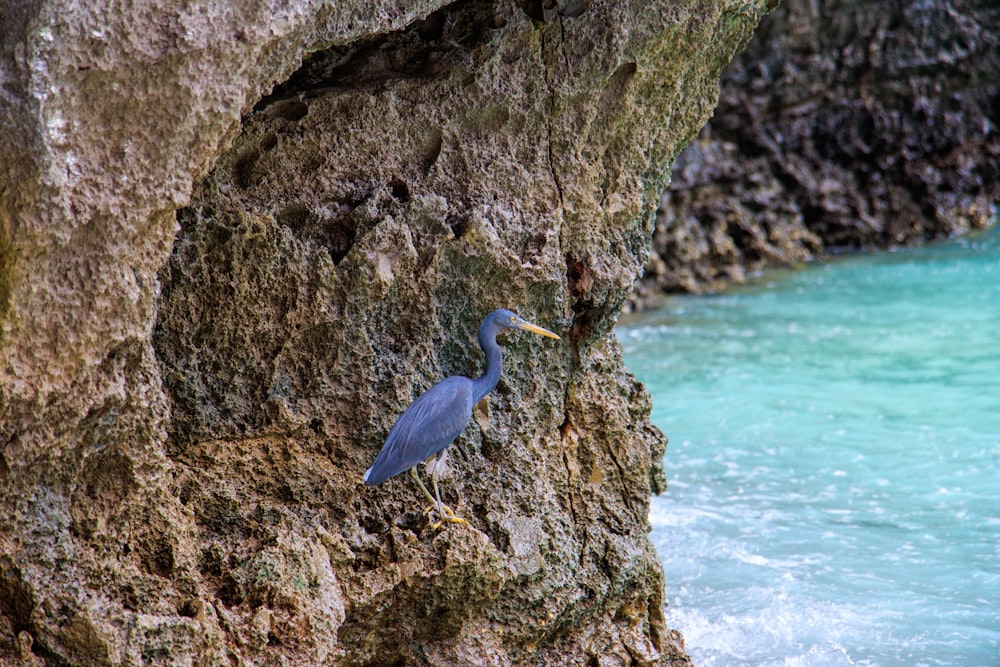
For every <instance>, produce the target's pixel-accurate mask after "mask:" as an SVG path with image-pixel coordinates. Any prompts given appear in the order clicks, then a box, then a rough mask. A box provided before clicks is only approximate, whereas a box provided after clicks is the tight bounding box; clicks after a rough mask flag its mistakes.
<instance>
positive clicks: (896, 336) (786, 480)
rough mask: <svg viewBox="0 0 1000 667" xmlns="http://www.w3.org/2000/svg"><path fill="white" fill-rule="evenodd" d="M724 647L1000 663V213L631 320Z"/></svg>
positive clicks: (682, 605)
mask: <svg viewBox="0 0 1000 667" xmlns="http://www.w3.org/2000/svg"><path fill="white" fill-rule="evenodd" d="M618 336H619V338H620V339H621V341H622V344H623V346H624V348H625V358H626V363H627V364H628V365H629V367H630V368H631V369H632V370H633V371H634V372H635V373H636V375H638V377H639V379H640V380H642V381H643V382H644V383H645V384H646V386H647V387H648V388H649V390H650V392H651V393H652V395H653V404H654V408H653V421H654V422H655V423H656V424H657V425H659V426H660V428H662V429H663V430H664V431H665V432H666V433H667V434H668V435H669V437H670V446H669V448H668V451H667V458H666V468H667V476H668V479H669V482H670V488H669V490H668V491H667V492H666V493H665V494H664V495H663V496H661V497H659V498H655V499H654V501H653V505H652V509H651V512H650V520H651V522H652V524H653V533H652V536H653V539H654V542H655V544H656V546H657V549H658V551H659V553H660V557H661V559H662V561H663V565H664V570H665V573H666V579H667V600H668V603H669V607H668V609H667V615H668V622H669V624H670V625H671V626H672V627H676V628H678V629H680V630H681V631H682V632H683V633H684V635H685V637H686V639H687V646H688V651H689V652H690V654H691V655H692V657H693V658H694V659H695V663H696V664H697V665H699V666H700V667H709V666H711V665H883V666H889V665H905V666H907V667H913V666H916V665H962V666H965V665H973V666H975V665H984V666H986V665H1000V230H997V229H993V230H991V231H988V232H985V233H981V234H977V235H974V236H969V237H967V238H963V239H958V240H954V241H949V242H947V243H943V244H938V245H933V246H929V247H925V248H921V249H916V250H907V251H900V252H895V253H886V254H881V255H873V256H866V257H856V258H849V259H840V260H837V261H834V262H831V263H829V264H826V265H817V266H813V267H810V268H808V269H806V270H803V271H798V272H791V271H788V272H782V273H773V274H768V275H767V276H766V277H765V278H764V279H763V280H762V282H761V283H760V284H758V285H755V286H750V287H746V288H740V289H737V290H734V291H732V292H730V293H727V294H725V295H721V296H704V297H678V298H673V299H671V300H670V301H668V302H667V303H666V305H665V306H664V307H663V308H662V309H659V310H657V311H655V312H651V313H648V314H644V315H641V316H635V317H631V318H629V319H627V320H623V323H622V326H620V327H619V328H618Z"/></svg>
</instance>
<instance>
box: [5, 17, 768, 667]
mask: <svg viewBox="0 0 1000 667" xmlns="http://www.w3.org/2000/svg"><path fill="white" fill-rule="evenodd" d="M764 4H765V3H764V2H758V3H752V2H751V3H748V2H746V1H745V0H739V1H735V0H734V1H732V2H712V3H705V2H695V1H693V0H692V1H687V2H673V3H668V4H650V5H647V4H638V3H637V4H636V6H625V5H624V4H622V3H610V2H609V3H603V2H566V3H562V4H559V5H556V4H552V3H533V2H518V3H514V2H501V3H489V2H479V1H474V0H467V1H465V2H459V3H455V4H451V5H447V6H444V5H443V4H442V3H439V2H422V3H402V2H391V1H385V2H378V3H368V2H365V3H334V4H331V3H325V2H323V3H321V2H312V3H310V2H306V3H297V4H294V6H288V5H286V4H282V3H273V4H272V3H268V2H264V1H259V2H212V3H190V2H184V3H180V2H166V3H161V4H160V5H157V6H152V5H146V4H143V3H127V4H125V5H121V4H114V5H109V4H108V3H103V2H97V3H92V2H74V1H72V0H65V1H63V2H54V1H53V2H43V1H36V2H32V3H7V4H6V6H5V7H4V10H3V11H4V14H3V16H4V22H5V25H4V30H3V31H0V63H2V67H3V70H2V71H3V92H2V95H0V114H2V120H3V133H2V134H0V148H2V151H3V155H4V162H3V171H2V172H0V178H2V179H3V180H2V183H0V481H2V484H0V503H2V507H3V508H4V511H3V512H2V513H0V659H3V660H6V661H8V662H11V663H15V664H18V663H19V662H23V663H25V664H30V663H37V664H48V665H68V664H73V665H132V664H171V665H184V664H189V665H207V664H217V663H225V664H234V665H240V664H248V665H249V664H264V665H269V664H275V665H276V664H283V665H314V664H499V665H502V664H526V663H532V664H588V665H591V664H602V665H603V664H608V665H611V664H648V665H654V664H685V663H686V662H687V658H686V656H685V655H684V653H683V645H682V644H681V640H680V638H679V636H678V635H676V634H675V633H673V632H672V631H670V630H669V629H668V628H667V627H666V626H665V624H664V619H663V615H662V605H663V598H662V585H663V581H662V573H661V570H660V567H659V565H658V563H657V559H656V555H655V552H654V550H653V548H652V546H651V544H650V541H649V540H648V538H647V536H646V532H647V530H648V522H647V507H648V500H649V495H650V493H651V492H658V491H659V490H661V489H662V487H663V474H662V468H661V466H662V463H661V460H662V455H663V449H664V439H663V437H662V435H661V434H660V433H659V432H658V431H657V430H656V429H655V428H654V427H653V426H651V424H650V423H649V421H648V415H649V398H648V396H647V394H646V393H645V390H644V389H643V388H642V387H641V386H640V385H639V384H638V383H637V382H636V381H635V380H634V378H633V377H632V376H631V375H629V374H628V373H627V371H626V370H625V369H624V367H623V365H622V360H621V354H620V350H619V348H618V345H617V343H616V342H615V339H614V337H613V336H612V335H611V329H612V326H613V325H614V322H615V319H616V317H617V315H618V313H619V311H620V310H621V308H622V306H623V304H624V303H625V301H626V299H627V298H628V295H629V293H630V288H631V285H632V282H633V280H634V279H635V277H636V275H637V274H638V273H639V271H640V270H641V265H642V261H643V259H644V255H645V252H646V248H647V244H648V239H649V235H650V233H651V232H652V226H651V222H652V211H653V209H654V207H655V204H656V201H657V197H658V193H659V192H661V191H662V189H663V187H664V174H665V172H666V169H667V167H668V164H669V162H670V160H671V159H672V158H673V156H674V155H675V154H676V152H677V151H678V150H679V148H680V146H682V145H683V144H684V143H685V142H686V141H688V140H689V139H690V137H691V136H693V135H694V134H695V133H696V132H697V129H698V128H699V127H700V126H701V124H702V123H703V122H704V121H705V119H706V118H707V116H708V115H709V113H710V111H711V109H712V107H713V105H714V102H715V99H716V95H717V78H718V75H719V72H720V70H721V68H722V67H723V65H724V64H725V63H726V62H727V60H728V59H729V57H730V56H731V54H732V53H733V52H734V51H735V50H736V49H737V48H738V46H739V45H740V44H741V43H742V42H744V41H745V40H746V39H747V38H748V36H749V34H750V32H751V30H752V29H753V28H754V26H755V25H756V23H757V21H758V19H759V17H760V14H761V13H762V12H763V11H764V9H765V7H764ZM500 306H505V307H516V308H517V309H518V310H519V311H520V312H521V313H522V314H523V315H525V316H526V317H529V318H530V319H532V320H535V321H537V322H539V323H540V324H542V325H544V326H547V327H550V328H553V329H557V330H559V331H560V332H561V333H562V334H564V339H563V341H562V342H561V343H556V342H554V341H551V340H548V339H544V340H543V339H540V338H536V337H531V336H523V335H522V336H516V335H512V336H508V338H507V340H506V349H507V360H506V376H505V379H504V380H503V381H501V383H500V386H499V387H498V389H497V390H496V391H495V392H494V393H493V394H492V395H491V397H490V398H489V402H488V404H486V405H484V406H480V408H479V409H477V412H476V415H475V420H474V423H473V424H471V425H470V427H469V428H468V429H467V431H466V432H465V434H464V435H463V437H461V438H460V439H459V440H458V441H457V442H456V444H455V446H454V447H453V448H452V455H451V474H450V476H449V477H448V478H447V480H446V481H445V483H444V494H445V497H446V500H447V502H448V503H449V504H450V505H451V506H452V507H453V508H454V509H455V510H456V511H457V512H458V513H459V514H461V515H464V516H466V517H467V518H468V519H469V520H470V524H471V525H470V526H468V527H462V526H453V527H449V528H447V529H443V530H435V529H433V527H431V526H428V522H427V519H426V517H425V516H424V515H423V513H422V511H421V509H422V507H421V498H420V495H419V493H418V492H416V491H415V490H414V489H413V488H412V486H411V485H410V484H409V483H408V482H407V481H406V480H405V479H394V480H391V481H389V482H388V483H386V484H385V485H383V486H381V487H377V488H366V487H364V486H363V485H362V483H361V475H362V473H363V471H364V470H365V468H366V467H367V465H368V464H369V463H370V461H371V459H372V457H374V455H375V453H376V452H377V451H378V449H379V447H380V445H381V443H382V440H383V439H384V437H385V435H386V433H387V431H388V429H389V427H390V425H391V423H392V421H393V419H394V418H395V416H396V415H398V414H399V413H400V411H401V410H402V409H403V408H404V407H405V406H406V404H407V403H408V402H409V401H410V400H411V399H412V398H413V397H414V396H415V395H416V394H417V393H418V392H420V391H421V390H422V389H425V388H426V387H428V386H429V385H430V384H432V383H433V382H434V381H436V380H438V379H440V378H441V377H442V376H444V375H448V374H454V373H462V374H476V373H477V372H478V371H479V365H480V363H481V360H480V357H479V353H478V350H476V349H475V347H474V333H475V330H476V327H477V326H478V323H479V320H480V318H481V317H482V315H483V314H485V313H486V312H488V311H489V310H491V309H493V308H496V307H500Z"/></svg>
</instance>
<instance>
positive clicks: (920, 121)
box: [636, 0, 1000, 304]
mask: <svg viewBox="0 0 1000 667" xmlns="http://www.w3.org/2000/svg"><path fill="white" fill-rule="evenodd" d="M998 25H1000V5H997V3H995V2H991V1H978V2H976V1H972V2H925V1H923V0H909V1H907V2H902V3H894V4H886V3H883V2H874V1H872V0H836V1H829V0H826V1H820V2H786V3H783V4H782V6H781V7H780V8H779V9H778V10H777V11H775V12H774V13H773V14H771V15H769V16H768V17H767V18H765V19H764V20H763V21H762V23H761V27H760V29H759V30H758V31H757V33H756V34H755V36H754V38H753V40H752V41H751V43H750V45H749V46H748V47H747V48H746V49H745V50H744V51H742V52H741V53H740V54H739V55H738V56H737V57H736V58H735V59H734V61H733V62H732V64H731V65H730V66H729V67H728V68H727V69H726V71H725V72H724V74H723V78H722V94H721V97H720V101H719V107H718V109H717V110H716V112H715V116H714V118H713V120H712V121H711V122H710V123H709V125H707V126H706V127H705V129H704V130H703V131H702V133H701V136H700V137H699V138H698V139H697V140H696V141H694V142H692V144H691V145H690V146H688V147H687V149H686V150H685V151H684V152H683V153H682V154H681V156H680V157H679V158H678V160H677V163H676V165H675V169H674V172H673V182H672V184H671V186H670V188H669V189H668V191H667V193H666V194H665V195H664V197H663V201H662V202H661V209H660V213H659V215H658V218H657V223H656V233H655V236H654V249H655V254H654V255H652V256H651V258H650V262H649V263H648V265H647V267H646V278H645V279H644V280H643V282H642V284H641V285H640V286H639V288H638V290H637V298H636V301H637V302H638V303H640V304H641V303H642V302H643V301H644V300H648V299H651V300H652V301H655V300H656V294H657V293H658V292H660V291H662V290H666V291H692V292H700V291H704V290H714V289H718V288H720V287H722V286H724V285H726V284H728V283H730V282H742V281H743V280H745V279H746V277H747V276H748V275H749V274H752V273H753V272H755V271H757V270H759V269H760V268H762V267H763V266H766V265H768V264H774V263H782V264H795V263H797V262H802V261H806V260H809V259H813V258H816V257H821V256H825V255H829V254H834V253H840V252H845V251H854V250H859V249H877V248H886V247H892V246H900V245H908V244H912V243H917V242H921V241H925V240H929V239H933V238H939V237H943V236H949V235H953V234H958V233H962V232H965V231H967V230H970V229H976V228H981V227H983V226H985V225H987V224H988V223H989V221H990V219H991V218H992V217H993V216H994V215H996V212H997V208H996V206H997V201H998V200H1000V166H998V165H1000V129H998V128H1000V51H998V50H997V48H996V44H997V31H996V27H997V26H998Z"/></svg>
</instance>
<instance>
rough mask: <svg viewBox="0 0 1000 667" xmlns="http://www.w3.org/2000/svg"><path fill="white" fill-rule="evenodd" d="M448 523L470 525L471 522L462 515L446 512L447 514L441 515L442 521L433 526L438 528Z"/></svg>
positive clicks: (435, 528)
mask: <svg viewBox="0 0 1000 667" xmlns="http://www.w3.org/2000/svg"><path fill="white" fill-rule="evenodd" d="M446 523H460V524H463V525H465V526H468V525H469V522H468V521H466V520H465V519H463V518H462V517H460V516H455V515H454V514H446V515H445V516H443V517H441V520H440V521H438V522H437V523H435V524H434V525H433V526H431V528H433V529H434V530H437V529H438V528H440V527H441V526H442V525H443V524H446Z"/></svg>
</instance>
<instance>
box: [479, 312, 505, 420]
mask: <svg viewBox="0 0 1000 667" xmlns="http://www.w3.org/2000/svg"><path fill="white" fill-rule="evenodd" d="M479 347H481V348H483V353H484V354H485V355H486V372H485V373H483V374H482V376H481V377H478V378H476V379H475V380H473V381H472V390H473V405H475V404H476V403H478V402H479V401H480V400H482V398H483V396H485V395H486V394H488V393H490V392H491V391H493V388H494V387H496V386H497V382H499V381H500V371H501V370H502V369H503V351H502V350H501V349H500V345H499V344H498V343H497V337H496V332H495V331H484V330H483V329H480V330H479Z"/></svg>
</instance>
